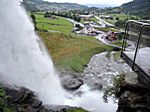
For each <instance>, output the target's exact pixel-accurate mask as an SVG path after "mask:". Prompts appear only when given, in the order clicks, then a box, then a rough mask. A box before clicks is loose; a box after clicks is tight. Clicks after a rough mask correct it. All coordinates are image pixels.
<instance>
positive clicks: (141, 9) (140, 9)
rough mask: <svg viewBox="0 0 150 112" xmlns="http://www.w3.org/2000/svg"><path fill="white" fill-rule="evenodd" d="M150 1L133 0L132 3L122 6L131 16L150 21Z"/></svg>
mask: <svg viewBox="0 0 150 112" xmlns="http://www.w3.org/2000/svg"><path fill="white" fill-rule="evenodd" d="M149 6H150V1H149V0H133V1H132V2H129V3H126V4H123V5H122V6H121V8H122V10H123V12H125V13H129V14H135V15H140V16H144V17H148V18H149V19H150V15H149V14H150V7H149Z"/></svg>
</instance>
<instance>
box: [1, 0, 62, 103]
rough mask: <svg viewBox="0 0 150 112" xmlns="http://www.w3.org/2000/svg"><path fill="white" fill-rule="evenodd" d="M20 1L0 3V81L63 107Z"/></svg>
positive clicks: (52, 72)
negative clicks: (24, 89) (30, 91)
mask: <svg viewBox="0 0 150 112" xmlns="http://www.w3.org/2000/svg"><path fill="white" fill-rule="evenodd" d="M20 5H21V4H20V2H19V0H0V81H1V82H2V81H3V82H4V83H5V84H8V85H17V86H23V87H26V88H29V89H30V90H33V91H35V92H36V93H37V96H38V97H39V98H40V99H41V100H42V101H43V102H44V103H45V104H63V103H64V91H63V89H62V88H61V85H60V82H59V78H58V76H57V74H56V73H55V70H54V67H53V63H52V60H51V59H50V57H49V55H48V54H47V52H46V50H45V47H44V46H43V45H42V42H41V41H40V39H39V37H38V36H37V35H36V34H35V32H34V27H33V25H32V23H31V22H30V19H29V18H28V16H27V15H26V13H25V11H24V9H23V8H21V7H20Z"/></svg>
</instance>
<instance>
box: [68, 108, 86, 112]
mask: <svg viewBox="0 0 150 112" xmlns="http://www.w3.org/2000/svg"><path fill="white" fill-rule="evenodd" d="M66 112H87V111H86V110H84V109H82V108H73V109H69V110H67V111H66Z"/></svg>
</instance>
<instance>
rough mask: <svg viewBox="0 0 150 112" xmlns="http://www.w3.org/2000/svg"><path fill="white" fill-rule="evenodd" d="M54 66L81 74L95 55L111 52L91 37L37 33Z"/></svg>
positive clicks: (109, 48) (107, 47)
mask: <svg viewBox="0 0 150 112" xmlns="http://www.w3.org/2000/svg"><path fill="white" fill-rule="evenodd" d="M39 35H40V36H41V38H42V40H43V41H44V43H45V44H46V46H47V48H48V51H49V53H50V54H51V56H52V59H53V61H54V63H55V65H56V66H57V67H58V68H63V69H65V70H69V71H74V72H82V71H83V69H84V68H85V66H86V65H87V64H88V62H89V61H90V58H91V57H92V56H93V55H94V54H97V53H100V52H103V51H107V50H112V48H111V47H109V46H106V45H104V44H102V43H100V42H99V41H97V40H96V39H95V38H93V37H86V36H85V37H81V36H75V35H65V34H61V33H50V32H39Z"/></svg>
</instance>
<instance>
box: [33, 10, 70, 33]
mask: <svg viewBox="0 0 150 112" xmlns="http://www.w3.org/2000/svg"><path fill="white" fill-rule="evenodd" d="M35 17H36V27H37V28H38V29H39V30H48V31H58V32H61V33H65V34H69V33H70V32H71V31H72V28H73V24H72V23H71V22H69V21H68V20H66V19H65V18H63V17H56V18H55V19H50V18H44V14H39V13H37V14H35Z"/></svg>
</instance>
